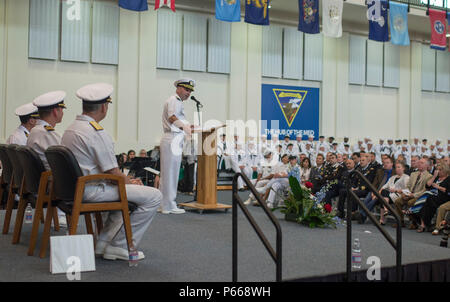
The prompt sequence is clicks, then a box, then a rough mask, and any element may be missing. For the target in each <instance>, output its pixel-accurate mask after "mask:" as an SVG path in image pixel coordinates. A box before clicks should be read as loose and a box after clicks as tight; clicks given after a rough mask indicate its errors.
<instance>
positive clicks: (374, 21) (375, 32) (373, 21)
mask: <svg viewBox="0 0 450 302" xmlns="http://www.w3.org/2000/svg"><path fill="white" fill-rule="evenodd" d="M387 13H388V12H387V2H386V1H385V0H368V1H367V19H368V20H369V39H370V40H374V41H380V42H386V41H389V31H388V22H387V21H388V20H387Z"/></svg>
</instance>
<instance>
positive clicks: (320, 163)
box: [309, 153, 325, 194]
mask: <svg viewBox="0 0 450 302" xmlns="http://www.w3.org/2000/svg"><path fill="white" fill-rule="evenodd" d="M324 173H325V166H324V156H323V155H322V154H321V153H319V154H317V157H316V166H315V167H314V168H312V169H311V173H310V175H309V177H310V180H311V183H312V184H313V187H312V189H311V192H312V193H313V194H315V193H316V192H319V191H320V188H321V187H322V185H323V176H324Z"/></svg>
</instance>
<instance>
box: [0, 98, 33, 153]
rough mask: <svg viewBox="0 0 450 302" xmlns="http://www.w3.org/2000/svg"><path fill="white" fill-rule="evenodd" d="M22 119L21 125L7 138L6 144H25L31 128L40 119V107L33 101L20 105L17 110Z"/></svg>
mask: <svg viewBox="0 0 450 302" xmlns="http://www.w3.org/2000/svg"><path fill="white" fill-rule="evenodd" d="M15 113H16V115H17V116H18V117H19V119H20V125H19V127H17V128H16V129H15V130H14V132H13V133H12V134H11V135H10V136H9V137H8V139H7V140H6V144H8V145H9V144H16V145H20V146H25V145H26V144H27V139H28V136H29V135H30V131H31V129H33V127H34V126H36V124H37V121H38V120H39V113H38V108H37V107H36V106H34V105H33V104H32V103H28V104H25V105H22V106H20V107H18V108H17V109H16V111H15Z"/></svg>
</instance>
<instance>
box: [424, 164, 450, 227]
mask: <svg viewBox="0 0 450 302" xmlns="http://www.w3.org/2000/svg"><path fill="white" fill-rule="evenodd" d="M449 175H450V168H449V166H447V165H442V164H438V165H437V169H436V171H435V173H434V174H433V177H432V178H430V180H429V181H428V183H427V186H428V187H430V188H431V190H430V191H437V192H436V193H437V195H431V196H428V197H427V199H426V201H425V204H424V205H423V207H422V209H421V210H420V212H419V217H420V226H419V228H418V230H417V232H419V233H421V232H423V231H425V230H426V229H429V228H430V227H431V219H432V218H433V216H434V214H435V213H436V209H437V208H439V207H440V206H441V205H442V204H444V203H446V202H448V201H450V195H449V194H448V193H449V192H450V177H449Z"/></svg>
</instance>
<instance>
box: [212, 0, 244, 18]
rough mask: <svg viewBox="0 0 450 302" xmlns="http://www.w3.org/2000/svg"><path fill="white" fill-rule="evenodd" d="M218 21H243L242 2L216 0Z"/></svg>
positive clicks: (238, 0)
mask: <svg viewBox="0 0 450 302" xmlns="http://www.w3.org/2000/svg"><path fill="white" fill-rule="evenodd" d="M216 19H217V20H221V21H227V22H239V21H241V1H240V0H216Z"/></svg>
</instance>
